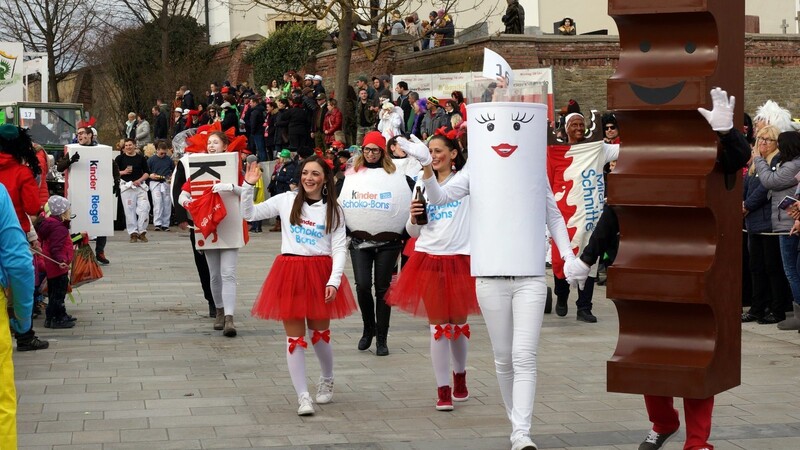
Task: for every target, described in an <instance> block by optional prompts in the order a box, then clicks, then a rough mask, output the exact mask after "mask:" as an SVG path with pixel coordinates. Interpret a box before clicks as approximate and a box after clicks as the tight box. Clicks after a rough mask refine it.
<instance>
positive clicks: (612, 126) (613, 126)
mask: <svg viewBox="0 0 800 450" xmlns="http://www.w3.org/2000/svg"><path fill="white" fill-rule="evenodd" d="M616 129H617V126H616V125H606V130H616Z"/></svg>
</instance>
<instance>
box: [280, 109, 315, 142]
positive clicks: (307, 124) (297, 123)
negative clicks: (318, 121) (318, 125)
mask: <svg viewBox="0 0 800 450" xmlns="http://www.w3.org/2000/svg"><path fill="white" fill-rule="evenodd" d="M284 114H286V120H287V121H288V125H287V128H288V132H289V134H303V135H306V134H309V133H311V121H310V120H309V117H308V112H306V110H305V108H302V107H298V106H293V107H291V108H289V109H287V110H286V112H285V113H284Z"/></svg>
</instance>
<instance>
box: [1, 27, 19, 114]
mask: <svg viewBox="0 0 800 450" xmlns="http://www.w3.org/2000/svg"><path fill="white" fill-rule="evenodd" d="M22 52H23V47H22V43H21V42H0V102H21V101H22V100H23V99H24V97H23V95H24V86H23V83H22V76H23V75H24V72H25V71H24V69H23V67H22Z"/></svg>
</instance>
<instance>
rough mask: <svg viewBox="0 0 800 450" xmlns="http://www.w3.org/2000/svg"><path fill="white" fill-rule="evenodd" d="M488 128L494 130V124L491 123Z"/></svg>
mask: <svg viewBox="0 0 800 450" xmlns="http://www.w3.org/2000/svg"><path fill="white" fill-rule="evenodd" d="M486 129H487V130H489V131H494V124H493V123H490V124H489V125H486Z"/></svg>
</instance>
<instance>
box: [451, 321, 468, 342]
mask: <svg viewBox="0 0 800 450" xmlns="http://www.w3.org/2000/svg"><path fill="white" fill-rule="evenodd" d="M455 327H456V329H455V331H454V332H453V339H458V335H459V334H463V335H464V337H465V338H467V339H469V334H470V333H469V324H468V323H465V324H464V326H458V325H456V326H455Z"/></svg>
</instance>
